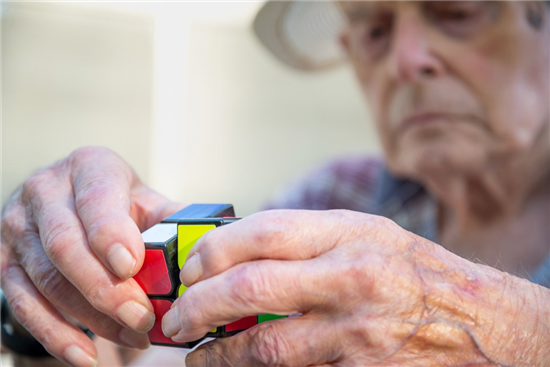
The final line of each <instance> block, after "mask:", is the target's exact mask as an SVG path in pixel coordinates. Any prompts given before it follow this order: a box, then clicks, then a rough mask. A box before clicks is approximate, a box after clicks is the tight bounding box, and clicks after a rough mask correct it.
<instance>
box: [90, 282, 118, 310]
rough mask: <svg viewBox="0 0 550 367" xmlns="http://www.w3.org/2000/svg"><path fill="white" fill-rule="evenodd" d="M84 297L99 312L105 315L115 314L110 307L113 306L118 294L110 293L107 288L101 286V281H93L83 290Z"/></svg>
mask: <svg viewBox="0 0 550 367" xmlns="http://www.w3.org/2000/svg"><path fill="white" fill-rule="evenodd" d="M82 293H83V295H84V297H85V298H86V299H87V300H88V302H89V303H90V304H91V305H92V306H93V307H94V308H95V309H96V310H98V311H100V312H103V313H109V314H111V313H113V312H112V311H113V310H111V309H110V308H109V307H110V306H111V305H112V304H113V300H114V298H116V293H115V294H113V292H111V291H110V289H107V288H106V287H105V286H101V284H100V282H99V281H95V282H94V281H92V282H90V283H89V284H88V285H87V286H86V287H84V288H83V289H82Z"/></svg>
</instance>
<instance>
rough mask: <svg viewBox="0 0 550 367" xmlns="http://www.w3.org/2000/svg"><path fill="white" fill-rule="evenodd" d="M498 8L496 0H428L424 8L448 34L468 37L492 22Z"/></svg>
mask: <svg viewBox="0 0 550 367" xmlns="http://www.w3.org/2000/svg"><path fill="white" fill-rule="evenodd" d="M498 9H499V4H498V3H497V2H494V1H428V2H425V3H424V9H423V10H424V14H425V16H426V17H427V18H428V20H429V21H430V23H432V24H433V25H434V26H436V27H437V28H439V29H440V30H442V31H443V32H445V33H446V34H448V35H450V36H453V37H457V38H467V37H470V36H473V35H475V34H476V33H478V32H479V31H480V30H482V29H483V28H484V27H485V26H487V25H489V24H491V23H492V22H493V21H494V20H495V19H496V17H497V15H498Z"/></svg>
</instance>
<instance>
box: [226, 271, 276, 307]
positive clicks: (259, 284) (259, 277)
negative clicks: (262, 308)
mask: <svg viewBox="0 0 550 367" xmlns="http://www.w3.org/2000/svg"><path fill="white" fill-rule="evenodd" d="M231 283H232V284H234V285H235V286H234V287H232V288H231V289H232V298H233V299H234V300H235V301H236V302H239V303H240V304H243V305H258V306H259V305H262V304H264V303H265V302H266V301H268V302H269V299H271V298H270V294H269V290H270V289H272V287H271V286H270V280H269V275H268V274H266V272H265V271H264V270H263V269H262V268H261V267H259V266H257V265H255V264H247V265H245V266H242V267H241V269H240V270H239V271H238V272H236V274H235V275H234V279H233V280H232V282H231Z"/></svg>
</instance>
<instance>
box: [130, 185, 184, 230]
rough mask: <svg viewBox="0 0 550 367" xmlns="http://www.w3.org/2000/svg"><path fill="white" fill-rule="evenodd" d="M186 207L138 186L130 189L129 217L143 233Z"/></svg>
mask: <svg viewBox="0 0 550 367" xmlns="http://www.w3.org/2000/svg"><path fill="white" fill-rule="evenodd" d="M186 206H187V204H183V203H177V202H173V201H170V200H168V199H167V198H166V197H164V196H162V195H160V194H159V193H158V192H156V191H155V190H153V189H151V188H149V187H147V186H145V185H140V186H138V187H134V188H133V189H132V205H131V207H130V217H132V219H133V221H134V222H135V223H136V225H137V226H138V227H139V230H140V231H141V232H143V231H145V230H146V229H149V228H151V227H152V226H154V225H155V224H157V223H159V222H160V221H161V220H163V219H164V218H166V217H168V216H170V215H171V214H174V213H176V212H178V211H180V210H181V209H183V208H185V207H186Z"/></svg>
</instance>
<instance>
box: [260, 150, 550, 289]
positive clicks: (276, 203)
mask: <svg viewBox="0 0 550 367" xmlns="http://www.w3.org/2000/svg"><path fill="white" fill-rule="evenodd" d="M266 208H267V209H277V208H278V209H282V208H285V209H309V210H330V209H348V210H353V211H358V212H363V213H370V214H377V215H382V216H385V217H387V218H389V219H391V220H393V221H394V222H395V223H397V224H398V225H399V226H401V227H402V228H405V229H407V230H409V231H411V232H413V233H415V234H417V235H419V236H422V237H424V238H427V239H429V240H431V241H433V242H437V220H436V218H437V201H436V200H435V199H434V198H433V197H432V196H430V195H429V194H428V193H427V192H426V190H424V188H423V187H422V186H421V185H419V184H418V183H415V182H412V181H408V180H400V179H397V178H395V177H393V176H392V175H391V174H390V173H389V172H388V171H387V170H386V169H385V166H384V164H383V163H382V161H381V160H379V159H375V158H368V157H357V158H346V159H340V160H337V161H335V162H332V163H330V164H328V165H326V166H324V167H322V168H321V169H319V170H317V171H314V172H312V173H310V174H308V175H306V176H305V177H303V178H301V179H300V180H298V181H297V182H295V183H293V184H291V185H290V186H288V187H286V188H284V189H283V190H281V191H280V192H278V193H277V194H276V195H275V197H274V198H273V200H272V201H271V202H270V203H269V204H268V205H267V207H266ZM530 280H531V281H532V282H534V283H537V284H541V285H544V286H546V287H548V288H550V256H548V258H547V259H546V260H545V261H544V262H543V264H542V265H541V266H540V267H539V268H538V269H537V270H536V271H535V272H533V273H532V274H530Z"/></svg>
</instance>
